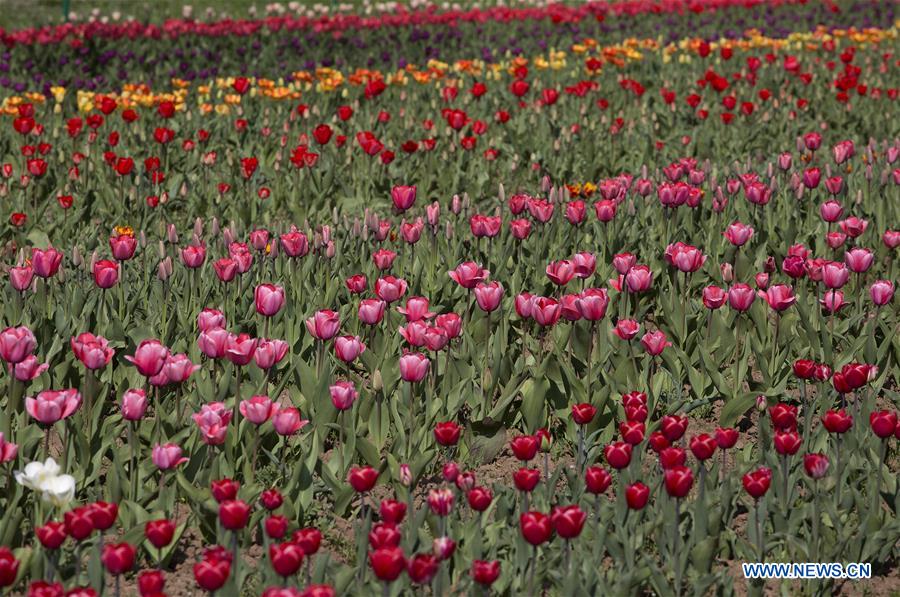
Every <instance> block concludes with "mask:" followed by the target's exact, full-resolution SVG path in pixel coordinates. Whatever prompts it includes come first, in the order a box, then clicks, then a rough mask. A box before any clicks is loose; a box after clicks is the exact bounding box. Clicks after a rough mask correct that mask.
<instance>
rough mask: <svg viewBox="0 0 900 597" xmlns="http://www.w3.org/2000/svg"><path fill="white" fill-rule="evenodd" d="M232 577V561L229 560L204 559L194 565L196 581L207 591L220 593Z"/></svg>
mask: <svg viewBox="0 0 900 597" xmlns="http://www.w3.org/2000/svg"><path fill="white" fill-rule="evenodd" d="M230 575H231V561H230V560H227V559H218V558H216V559H204V560H201V561H199V562H197V563H196V564H194V580H195V581H196V582H197V586H199V587H200V588H201V589H203V590H205V591H209V592H213V591H218V590H219V589H221V588H222V586H223V585H224V584H225V582H226V581H227V580H228V577H229V576H230Z"/></svg>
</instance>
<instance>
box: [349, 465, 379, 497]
mask: <svg viewBox="0 0 900 597" xmlns="http://www.w3.org/2000/svg"><path fill="white" fill-rule="evenodd" d="M347 481H348V482H349V483H350V486H351V487H352V488H353V490H354V491H355V492H357V493H366V492H367V491H371V490H372V488H373V487H375V483H376V482H377V481H378V471H376V470H375V469H374V468H372V467H371V466H361V467H357V466H354V467H353V468H351V469H350V472H349V473H348V474H347Z"/></svg>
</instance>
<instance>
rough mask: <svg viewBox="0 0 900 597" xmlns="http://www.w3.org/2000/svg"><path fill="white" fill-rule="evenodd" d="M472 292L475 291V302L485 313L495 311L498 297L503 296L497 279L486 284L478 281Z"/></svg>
mask: <svg viewBox="0 0 900 597" xmlns="http://www.w3.org/2000/svg"><path fill="white" fill-rule="evenodd" d="M473 292H474V293H475V302H476V303H478V307H479V308H480V309H481V310H482V311H484V312H485V313H490V312H491V311H495V310H496V309H497V307H499V306H500V299H502V298H503V286H502V285H501V284H500V282H497V281H493V282H488V283H487V284H485V283H484V282H480V283H479V284H478V285H477V286H475V288H474V290H473Z"/></svg>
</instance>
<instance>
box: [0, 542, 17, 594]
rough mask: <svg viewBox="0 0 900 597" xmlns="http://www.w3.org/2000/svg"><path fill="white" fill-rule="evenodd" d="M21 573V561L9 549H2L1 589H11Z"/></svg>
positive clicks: (0, 550) (0, 558)
mask: <svg viewBox="0 0 900 597" xmlns="http://www.w3.org/2000/svg"><path fill="white" fill-rule="evenodd" d="M18 573H19V560H17V559H16V557H15V556H14V555H13V552H12V551H10V550H9V548H7V547H0V588H2V587H11V586H12V584H13V583H14V582H16V576H17V575H18Z"/></svg>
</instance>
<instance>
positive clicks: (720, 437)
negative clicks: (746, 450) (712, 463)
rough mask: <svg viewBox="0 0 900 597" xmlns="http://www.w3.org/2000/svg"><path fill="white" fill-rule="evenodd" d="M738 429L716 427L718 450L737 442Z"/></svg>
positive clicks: (732, 445) (727, 447) (730, 446)
mask: <svg viewBox="0 0 900 597" xmlns="http://www.w3.org/2000/svg"><path fill="white" fill-rule="evenodd" d="M737 440H738V430H737V429H733V428H722V427H717V428H716V445H718V446H719V449H720V450H728V449H730V448H732V447H734V445H735V444H736V443H737Z"/></svg>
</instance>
